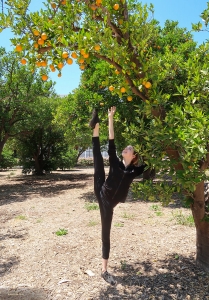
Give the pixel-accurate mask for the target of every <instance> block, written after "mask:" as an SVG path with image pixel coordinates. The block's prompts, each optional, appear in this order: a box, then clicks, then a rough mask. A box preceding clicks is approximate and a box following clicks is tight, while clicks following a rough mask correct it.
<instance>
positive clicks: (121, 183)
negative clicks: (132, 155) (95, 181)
mask: <svg viewBox="0 0 209 300" xmlns="http://www.w3.org/2000/svg"><path fill="white" fill-rule="evenodd" d="M108 154H109V163H110V169H109V175H108V177H107V179H106V181H105V183H104V185H103V187H102V193H103V195H104V196H105V198H106V199H108V200H109V201H110V202H112V204H114V206H115V205H116V204H117V203H119V202H125V200H126V197H127V194H128V190H129V187H130V185H131V183H132V181H133V180H134V178H135V177H137V176H139V175H140V174H142V173H143V171H144V169H145V167H146V165H141V166H139V167H136V166H134V165H133V164H131V165H129V166H128V167H125V166H124V164H123V162H122V161H121V160H120V159H119V158H118V157H117V155H116V147H115V142H114V139H112V140H109V149H108Z"/></svg>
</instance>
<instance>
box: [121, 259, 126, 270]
mask: <svg viewBox="0 0 209 300" xmlns="http://www.w3.org/2000/svg"><path fill="white" fill-rule="evenodd" d="M120 267H121V270H125V269H126V267H127V263H126V261H125V260H121V261H120Z"/></svg>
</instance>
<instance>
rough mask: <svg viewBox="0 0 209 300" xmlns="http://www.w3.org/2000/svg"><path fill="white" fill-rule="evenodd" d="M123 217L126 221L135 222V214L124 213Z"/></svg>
mask: <svg viewBox="0 0 209 300" xmlns="http://www.w3.org/2000/svg"><path fill="white" fill-rule="evenodd" d="M121 217H122V218H124V219H129V220H133V219H134V217H135V215H133V214H128V213H127V212H124V213H123V214H122V216H121Z"/></svg>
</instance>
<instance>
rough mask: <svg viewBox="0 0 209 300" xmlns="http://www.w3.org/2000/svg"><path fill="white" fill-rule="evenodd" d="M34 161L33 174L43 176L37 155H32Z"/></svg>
mask: <svg viewBox="0 0 209 300" xmlns="http://www.w3.org/2000/svg"><path fill="white" fill-rule="evenodd" d="M34 160H35V174H36V175H44V173H43V168H42V165H41V164H40V161H39V155H34Z"/></svg>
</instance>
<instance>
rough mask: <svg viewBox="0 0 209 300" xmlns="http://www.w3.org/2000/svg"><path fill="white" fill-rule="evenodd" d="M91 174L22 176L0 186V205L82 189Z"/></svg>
mask: <svg viewBox="0 0 209 300" xmlns="http://www.w3.org/2000/svg"><path fill="white" fill-rule="evenodd" d="M89 178H92V175H91V174H60V173H54V174H47V175H46V176H31V175H29V176H28V175H22V176H17V177H15V178H12V182H11V183H10V182H9V183H8V184H2V185H0V192H1V200H0V205H5V204H10V203H13V202H22V201H25V200H27V198H28V197H31V196H34V195H36V196H41V197H50V196H53V195H59V194H61V193H62V192H63V191H66V190H70V189H75V188H76V189H83V188H84V187H85V186H86V184H87V181H88V180H89Z"/></svg>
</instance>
